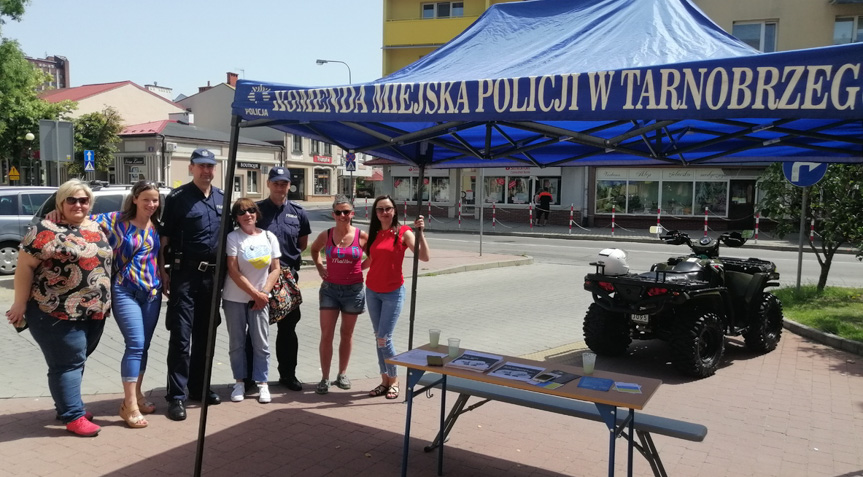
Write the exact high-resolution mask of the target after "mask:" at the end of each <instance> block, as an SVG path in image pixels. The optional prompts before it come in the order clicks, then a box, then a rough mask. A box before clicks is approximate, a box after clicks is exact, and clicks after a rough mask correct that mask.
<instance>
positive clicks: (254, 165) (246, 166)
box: [237, 162, 261, 169]
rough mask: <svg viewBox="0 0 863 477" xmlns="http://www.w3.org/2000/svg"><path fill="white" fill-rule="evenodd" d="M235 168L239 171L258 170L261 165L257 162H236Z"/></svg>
mask: <svg viewBox="0 0 863 477" xmlns="http://www.w3.org/2000/svg"><path fill="white" fill-rule="evenodd" d="M237 167H238V168H240V169H260V168H261V165H260V164H258V163H257V162H237Z"/></svg>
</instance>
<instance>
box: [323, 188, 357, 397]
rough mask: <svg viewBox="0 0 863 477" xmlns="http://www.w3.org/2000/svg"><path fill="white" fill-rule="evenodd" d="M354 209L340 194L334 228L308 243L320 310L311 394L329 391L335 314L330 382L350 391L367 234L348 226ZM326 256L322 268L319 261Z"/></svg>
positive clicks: (334, 208)
mask: <svg viewBox="0 0 863 477" xmlns="http://www.w3.org/2000/svg"><path fill="white" fill-rule="evenodd" d="M353 217H354V206H353V205H352V204H351V201H350V199H348V198H347V197H346V196H344V195H337V196H336V198H335V200H334V201H333V219H334V220H335V222H336V226H335V227H332V228H330V229H329V230H326V231H324V232H321V233H320V234H319V235H318V237H317V238H316V239H315V241H314V242H313V243H312V260H313V261H314V262H315V267H317V269H318V275H320V276H321V279H322V280H323V282H321V289H320V292H319V294H318V296H319V298H320V300H319V302H320V310H321V343H320V345H319V346H318V352H319V353H320V355H321V381H320V382H319V383H318V386H317V388H315V392H316V393H318V394H326V393H328V392H329V389H330V384H331V383H330V365H331V364H332V360H333V337H334V335H335V331H336V322H338V320H339V312H341V314H342V326H341V328H340V329H339V372H338V374H337V375H336V380H335V381H334V382H333V383H332V384H335V385H336V386H338V387H340V388H341V389H350V388H351V381H350V380H349V379H348V376H347V370H348V362H349V361H350V359H351V348H352V347H353V336H354V326H355V325H356V324H357V316H358V315H359V314H361V313H362V312H363V311H364V310H365V305H366V297H365V293H364V292H363V268H362V265H363V249H364V248H365V246H366V240H367V239H368V234H366V233H365V232H364V231H361V230H360V229H358V228H356V227H354V226H353V225H351V220H352V219H353ZM321 251H323V252H324V255H325V256H326V262H327V263H326V265H324V263H323V259H322V258H321Z"/></svg>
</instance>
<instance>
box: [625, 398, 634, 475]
mask: <svg viewBox="0 0 863 477" xmlns="http://www.w3.org/2000/svg"><path fill="white" fill-rule="evenodd" d="M634 431H635V409H630V410H629V435H628V436H627V437H628V439H627V440H628V441H629V452H628V454H629V455H628V456H627V457H628V459H629V460H628V461H627V463H626V475H627V477H632V448H633V442H632V441H633V438H634V437H635V432H634Z"/></svg>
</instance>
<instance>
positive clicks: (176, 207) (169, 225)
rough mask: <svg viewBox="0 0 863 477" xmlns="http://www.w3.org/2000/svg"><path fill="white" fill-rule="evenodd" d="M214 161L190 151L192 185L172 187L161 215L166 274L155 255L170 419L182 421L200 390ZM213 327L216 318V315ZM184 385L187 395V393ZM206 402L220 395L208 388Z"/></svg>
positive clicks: (219, 198)
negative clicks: (163, 306) (163, 305)
mask: <svg viewBox="0 0 863 477" xmlns="http://www.w3.org/2000/svg"><path fill="white" fill-rule="evenodd" d="M215 167H216V159H215V156H214V155H213V153H212V152H211V151H209V150H207V149H204V148H200V149H195V151H194V152H192V157H191V161H190V164H189V172H190V173H191V175H192V182H189V183H188V184H184V185H182V186H180V187H178V188H176V189H174V190H173V191H172V192H171V193H170V194H169V195H168V197H167V198H166V199H165V211H164V213H163V214H162V223H161V229H160V231H159V233H160V235H161V239H162V247H161V249H160V250H159V253H160V254H163V251H164V250H166V249H168V248H170V253H171V256H170V258H169V260H170V264H171V268H170V275H169V274H168V273H167V271H166V269H165V263H166V261H165V258H166V257H164V256H162V257H159V267H160V273H161V274H162V283H163V284H164V285H163V287H162V289H163V290H164V292H165V294H166V295H167V296H168V312H167V315H166V325H167V326H168V330H169V331H170V332H171V337H170V340H169V341H168V391H167V394H166V395H165V399H166V400H167V401H168V403H169V406H168V417H169V418H170V419H172V420H174V421H182V420H184V419H186V407H185V401H186V398H187V397H188V398H189V399H192V400H195V401H198V400H200V399H201V398H202V396H203V391H204V389H203V388H204V366H205V361H206V359H205V358H206V348H207V331H208V326H207V325H208V323H209V319H210V308H211V306H210V305H211V303H212V295H211V294H212V293H213V291H214V288H215V289H216V291H218V289H219V288H221V285H220V284H219V283H218V282H217V280H216V277H214V275H215V272H216V249H217V247H218V244H219V227H220V225H221V216H222V206H223V201H224V196H223V194H222V191H221V190H220V189H218V188H216V187H213V186H212V185H211V182H212V181H213V177H214V169H215ZM215 319H216V326H218V324H219V322H220V321H221V320H220V317H219V315H218V311H217V314H216V318H215ZM187 387H188V391H189V393H188V394H186V388H187ZM206 401H207V404H219V403H220V402H221V399H220V398H219V395H218V394H216V393H214V392H213V391H212V390H210V389H208V390H207V395H206Z"/></svg>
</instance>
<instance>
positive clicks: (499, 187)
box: [483, 177, 506, 204]
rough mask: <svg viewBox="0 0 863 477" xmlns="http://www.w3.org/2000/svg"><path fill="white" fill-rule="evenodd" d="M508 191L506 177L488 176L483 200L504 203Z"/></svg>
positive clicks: (488, 202)
mask: <svg viewBox="0 0 863 477" xmlns="http://www.w3.org/2000/svg"><path fill="white" fill-rule="evenodd" d="M505 192H506V177H486V178H485V184H483V200H484V201H485V202H486V203H487V204H502V203H503V199H504V193H505Z"/></svg>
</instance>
